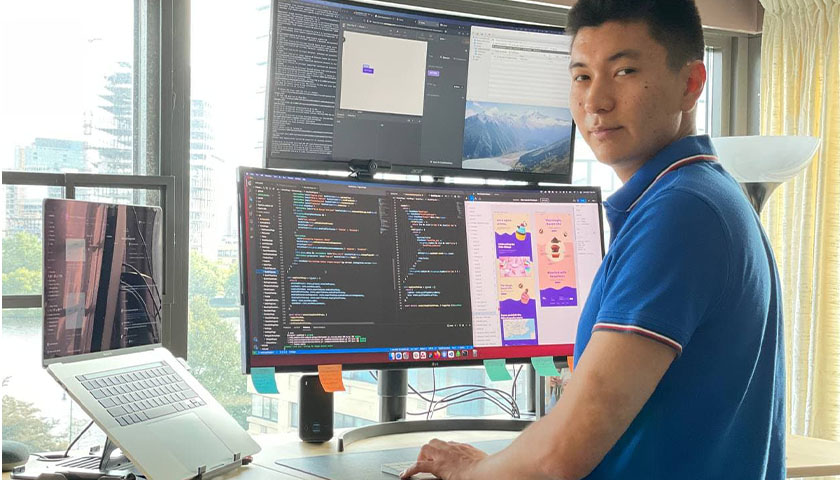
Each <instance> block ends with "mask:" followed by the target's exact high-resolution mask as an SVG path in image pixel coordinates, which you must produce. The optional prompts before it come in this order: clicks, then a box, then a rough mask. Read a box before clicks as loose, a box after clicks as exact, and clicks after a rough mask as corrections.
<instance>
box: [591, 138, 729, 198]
mask: <svg viewBox="0 0 840 480" xmlns="http://www.w3.org/2000/svg"><path fill="white" fill-rule="evenodd" d="M696 160H710V161H715V160H717V156H716V154H715V149H714V147H713V146H712V139H711V138H709V136H708V135H695V136H689V137H683V138H681V139H679V140H677V141H676V142H673V143H671V144H670V145H668V146H667V147H665V148H663V149H662V150H660V151H659V153H657V154H656V155H654V156H653V158H651V159H650V160H648V161H647V162H645V164H644V165H642V167H641V168H640V169H639V170H637V171H636V173H634V174H633V176H632V177H630V180H628V181H627V183H625V184H624V185H623V186H622V187H621V188H619V189H618V190H616V191H615V193H613V194H612V195H610V198H608V199H607V200H606V201H605V202H604V206H605V207H606V208H607V209H609V210H614V211H617V212H624V213H626V212H629V211H630V210H631V209H632V208H633V207H634V206H635V205H636V204H637V203H638V202H639V200H641V198H642V197H643V196H644V194H645V193H646V192H647V191H648V190H649V189H650V187H651V186H653V184H654V183H655V182H656V180H658V179H659V177H660V176H661V175H664V174H665V173H667V172H668V171H669V167H675V168H676V167H678V166H681V165H677V163H678V162H679V163H680V164H687V163H691V162H692V161H696Z"/></svg>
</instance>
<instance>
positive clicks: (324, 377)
mask: <svg viewBox="0 0 840 480" xmlns="http://www.w3.org/2000/svg"><path fill="white" fill-rule="evenodd" d="M318 379H319V380H321V386H322V387H324V391H325V392H343V391H344V381H342V379H341V365H318Z"/></svg>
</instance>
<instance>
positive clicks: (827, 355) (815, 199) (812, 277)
mask: <svg viewBox="0 0 840 480" xmlns="http://www.w3.org/2000/svg"><path fill="white" fill-rule="evenodd" d="M761 3H762V5H763V6H764V8H765V14H764V27H763V31H762V48H761V133H762V134H764V135H813V136H817V137H820V138H821V139H822V144H821V146H820V149H819V150H818V154H817V156H816V157H815V158H814V160H813V162H812V163H811V165H810V166H809V167H808V168H807V169H806V170H805V171H804V172H802V174H800V175H799V176H797V177H796V178H795V179H793V180H791V181H789V182H787V183H785V184H783V185H782V186H781V187H779V189H778V190H777V191H776V192H775V193H774V194H773V196H772V197H771V198H770V200H769V201H768V204H767V206H766V207H765V209H764V212H763V215H762V220H763V222H764V225H765V228H766V229H767V233H768V234H769V236H770V239H771V241H772V243H773V248H774V250H775V253H776V260H777V262H778V265H779V270H780V275H781V280H782V292H783V300H784V319H785V341H786V354H785V357H786V358H785V360H786V365H787V380H788V383H787V419H788V431H789V433H793V434H797V435H808V436H814V437H821V438H826V439H831V440H840V0H761Z"/></svg>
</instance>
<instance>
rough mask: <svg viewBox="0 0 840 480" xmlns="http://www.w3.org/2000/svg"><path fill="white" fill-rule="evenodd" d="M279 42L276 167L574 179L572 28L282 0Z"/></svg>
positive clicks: (274, 54)
mask: <svg viewBox="0 0 840 480" xmlns="http://www.w3.org/2000/svg"><path fill="white" fill-rule="evenodd" d="M271 31H272V40H271V42H270V43H271V52H270V55H269V59H270V65H269V75H268V87H267V95H266V99H267V112H266V114H267V119H268V121H267V122H266V139H265V165H266V166H268V167H273V168H311V167H313V165H312V164H313V162H336V166H339V163H340V165H341V167H342V168H343V166H344V165H346V164H347V162H349V161H351V160H363V161H366V160H375V161H377V162H378V163H379V164H380V165H390V167H391V170H390V171H391V172H395V173H409V174H415V175H419V174H429V175H450V176H456V175H457V176H480V177H497V178H507V179H520V180H530V181H534V180H535V179H537V178H539V180H545V181H557V182H565V183H568V182H569V181H570V179H571V170H572V147H573V139H574V125H573V123H572V116H571V112H570V111H569V87H570V80H569V73H568V65H569V48H570V44H571V38H570V37H567V36H565V35H563V30H562V29H561V28H552V27H545V26H533V25H528V24H516V23H509V22H499V21H491V20H484V19H477V18H467V17H455V16H448V15H442V14H437V13H427V12H417V11H409V10H401V9H393V8H387V9H386V8H384V7H380V6H375V7H374V6H371V5H365V4H361V3H352V2H344V1H342V2H326V1H321V0H275V1H274V8H273V17H272V27H271ZM323 166H324V165H323V164H321V165H320V166H319V167H323ZM537 174H538V175H539V176H538V177H537Z"/></svg>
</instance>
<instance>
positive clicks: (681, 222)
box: [592, 190, 732, 355]
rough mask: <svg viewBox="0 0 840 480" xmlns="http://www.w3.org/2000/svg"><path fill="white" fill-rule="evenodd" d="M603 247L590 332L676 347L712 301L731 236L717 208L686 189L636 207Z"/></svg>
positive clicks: (724, 275)
mask: <svg viewBox="0 0 840 480" xmlns="http://www.w3.org/2000/svg"><path fill="white" fill-rule="evenodd" d="M639 208H640V210H638V211H636V212H634V213H633V214H634V215H638V216H639V217H638V218H637V219H634V220H631V219H629V218H628V222H627V223H626V224H625V228H626V229H627V230H626V231H623V232H621V233H620V235H619V236H618V238H616V239H615V241H614V243H613V245H611V246H610V249H611V250H612V249H615V252H616V253H615V255H612V256H608V263H607V265H606V266H605V267H606V270H605V275H604V284H603V296H602V297H601V305H600V308H599V311H598V316H597V320H596V323H595V325H594V327H593V329H592V331H593V332H595V331H599V330H612V331H619V332H628V333H635V334H638V335H642V336H645V337H648V338H651V339H653V340H656V341H658V342H661V343H663V344H665V345H668V346H670V347H672V348H674V350H676V352H677V354H678V355H679V354H681V353H682V350H683V348H685V347H686V345H688V342H689V340H690V339H691V336H692V335H693V334H694V331H695V330H696V329H697V327H699V326H700V325H701V324H702V323H703V322H704V320H705V319H706V318H707V316H708V315H709V314H710V312H711V311H712V310H714V308H715V307H716V306H717V305H718V304H719V303H720V300H721V298H722V296H723V294H724V292H725V290H726V288H727V283H728V282H727V280H728V278H729V271H728V268H729V265H730V263H731V262H730V256H731V254H732V252H731V247H730V244H731V241H730V240H729V235H728V232H727V230H726V227H725V225H724V224H723V222H722V221H721V217H720V215H719V214H718V213H717V211H716V210H715V209H714V208H713V207H712V206H711V205H710V204H709V203H707V202H706V200H704V199H702V198H700V197H698V196H696V195H694V194H692V193H690V192H686V191H681V190H667V191H665V192H662V193H660V194H659V195H657V197H656V198H654V199H651V201H650V202H649V203H647V204H643V205H640V206H639Z"/></svg>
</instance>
